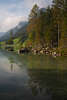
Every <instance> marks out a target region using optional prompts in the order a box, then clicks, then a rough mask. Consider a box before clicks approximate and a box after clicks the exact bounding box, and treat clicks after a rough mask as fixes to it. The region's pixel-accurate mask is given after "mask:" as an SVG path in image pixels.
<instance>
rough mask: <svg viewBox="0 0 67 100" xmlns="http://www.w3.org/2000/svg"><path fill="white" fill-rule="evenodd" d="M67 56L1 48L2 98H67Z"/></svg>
mask: <svg viewBox="0 0 67 100" xmlns="http://www.w3.org/2000/svg"><path fill="white" fill-rule="evenodd" d="M3 59H4V60H3ZM66 59H67V58H56V59H54V58H52V57H49V56H34V55H31V54H30V55H23V56H20V55H17V54H15V53H11V52H5V51H0V62H1V65H2V66H4V67H3V69H2V72H1V68H2V67H0V75H1V76H0V100H28V99H29V100H67V64H66ZM4 62H6V63H5V65H4V64H3V63H4ZM8 68H9V70H10V71H9V70H7V69H8ZM5 69H6V70H7V71H6V70H5Z"/></svg>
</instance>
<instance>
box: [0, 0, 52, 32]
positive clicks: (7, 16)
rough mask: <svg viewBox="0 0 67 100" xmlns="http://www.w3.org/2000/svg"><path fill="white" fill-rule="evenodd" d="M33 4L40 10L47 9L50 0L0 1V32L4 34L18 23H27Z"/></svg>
mask: <svg viewBox="0 0 67 100" xmlns="http://www.w3.org/2000/svg"><path fill="white" fill-rule="evenodd" d="M34 4H38V6H39V7H41V8H42V7H47V6H48V5H50V4H51V0H0V32H6V31H8V30H9V29H11V28H13V27H15V26H16V25H17V24H18V23H19V22H21V21H27V19H28V15H29V13H30V10H31V9H32V7H33V5H34ZM0 34H2V33H0Z"/></svg>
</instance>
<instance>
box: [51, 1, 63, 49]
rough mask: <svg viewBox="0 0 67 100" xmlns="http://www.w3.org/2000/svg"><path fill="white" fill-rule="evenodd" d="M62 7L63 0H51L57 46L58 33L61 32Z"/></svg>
mask: <svg viewBox="0 0 67 100" xmlns="http://www.w3.org/2000/svg"><path fill="white" fill-rule="evenodd" d="M63 8H64V0H53V16H54V21H55V24H56V25H57V33H58V47H59V41H60V35H61V34H60V33H61V30H60V28H61V23H62V16H63V15H62V10H63Z"/></svg>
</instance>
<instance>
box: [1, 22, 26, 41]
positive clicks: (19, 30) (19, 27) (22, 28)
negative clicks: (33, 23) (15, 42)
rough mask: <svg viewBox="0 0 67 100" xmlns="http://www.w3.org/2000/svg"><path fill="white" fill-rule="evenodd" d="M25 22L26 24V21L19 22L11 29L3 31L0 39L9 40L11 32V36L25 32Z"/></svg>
mask: <svg viewBox="0 0 67 100" xmlns="http://www.w3.org/2000/svg"><path fill="white" fill-rule="evenodd" d="M27 24H28V22H20V23H19V24H18V25H17V26H16V27H14V28H13V29H11V30H9V31H8V32H6V33H4V35H1V36H0V41H5V40H9V39H10V38H11V33H12V37H13V38H16V37H18V36H20V35H23V34H25V33H26V27H27Z"/></svg>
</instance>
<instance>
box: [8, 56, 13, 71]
mask: <svg viewBox="0 0 67 100" xmlns="http://www.w3.org/2000/svg"><path fill="white" fill-rule="evenodd" d="M9 63H10V70H11V72H13V71H14V66H13V64H14V59H13V58H12V57H10V58H9Z"/></svg>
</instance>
